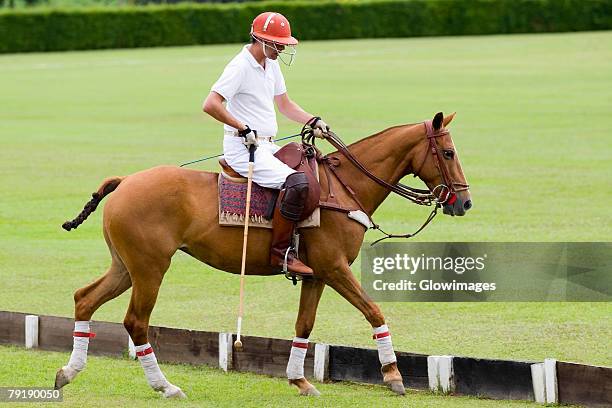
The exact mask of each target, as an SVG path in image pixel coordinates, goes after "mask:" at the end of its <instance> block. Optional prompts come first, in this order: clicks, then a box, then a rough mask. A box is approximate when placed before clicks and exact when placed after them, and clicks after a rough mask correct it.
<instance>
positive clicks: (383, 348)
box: [373, 324, 397, 365]
mask: <svg viewBox="0 0 612 408" xmlns="http://www.w3.org/2000/svg"><path fill="white" fill-rule="evenodd" d="M373 331H374V339H375V340H376V347H377V348H378V359H379V360H380V364H381V365H387V364H391V363H395V362H396V361H397V359H396V358H395V352H394V351H393V343H392V342H391V333H389V328H388V327H387V325H386V324H383V325H382V326H380V327H375V328H374V329H373Z"/></svg>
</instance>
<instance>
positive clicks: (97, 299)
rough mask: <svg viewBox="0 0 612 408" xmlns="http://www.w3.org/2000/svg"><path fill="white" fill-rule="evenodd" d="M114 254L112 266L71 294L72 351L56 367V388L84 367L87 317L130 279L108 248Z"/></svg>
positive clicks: (89, 317)
mask: <svg viewBox="0 0 612 408" xmlns="http://www.w3.org/2000/svg"><path fill="white" fill-rule="evenodd" d="M111 254H112V257H113V260H112V264H111V267H110V268H109V269H108V271H107V272H106V273H105V274H104V275H103V276H102V277H100V278H99V279H98V280H96V281H95V282H93V283H92V284H90V285H87V286H85V287H83V288H81V289H79V290H77V291H76V292H75V294H74V302H75V308H74V309H75V310H74V320H75V322H74V333H73V336H74V340H73V346H72V354H71V355H70V361H69V362H68V364H67V365H65V366H64V367H62V368H61V369H59V370H58V372H57V374H56V376H55V388H56V389H60V388H62V387H63V386H64V385H66V384H68V383H70V382H71V381H72V380H73V379H74V377H76V375H77V374H78V373H79V372H81V371H82V370H83V369H84V368H85V364H86V363H87V349H88V347H89V339H90V337H91V336H93V335H92V334H91V329H90V327H89V320H90V319H91V316H92V315H93V314H94V312H95V311H96V310H97V309H98V308H99V307H100V306H102V305H103V304H104V303H106V302H108V301H109V300H111V299H114V298H116V297H117V296H119V295H120V294H122V293H123V292H125V291H126V290H127V289H128V288H129V287H130V286H131V285H132V281H131V279H130V275H129V274H128V272H127V269H126V267H125V265H124V264H123V262H122V261H121V259H119V257H118V256H117V254H116V253H115V252H114V250H113V249H112V248H111Z"/></svg>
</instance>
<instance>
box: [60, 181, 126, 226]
mask: <svg viewBox="0 0 612 408" xmlns="http://www.w3.org/2000/svg"><path fill="white" fill-rule="evenodd" d="M124 178H125V177H110V178H107V179H106V180H104V182H103V183H102V185H101V186H100V188H98V191H96V192H95V193H93V194H92V195H91V197H92V199H91V200H89V202H87V204H85V207H83V211H81V213H80V214H79V215H78V216H77V217H76V218H75V219H74V220H72V221H66V222H65V223H63V224H62V228H63V229H65V230H66V231H70V230H71V229H75V228H76V227H78V226H79V225H81V224H82V223H83V222H84V221H85V220H86V219H87V217H89V214H91V213H92V212H94V211H95V210H96V208H97V207H98V204H100V201H102V199H103V198H104V197H106V196H107V195H109V194H110V193H112V192H113V191H115V189H116V188H117V186H119V183H121V181H123V179H124Z"/></svg>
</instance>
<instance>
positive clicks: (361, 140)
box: [347, 122, 422, 149]
mask: <svg viewBox="0 0 612 408" xmlns="http://www.w3.org/2000/svg"><path fill="white" fill-rule="evenodd" d="M421 123H422V122H418V123H407V124H405V125H395V126H391V127H389V128H386V129H384V130H381V131H380V132H377V133H374V134H373V135H370V136H367V137H364V138H363V139H359V140H357V141H356V142H353V143H351V144H349V145H348V146H347V147H348V148H349V149H350V148H355V147H357V146H358V145H360V144H361V143H365V142H366V141H368V140H370V139H373V138H375V137H378V136H380V135H382V134H383V133H386V132H388V131H390V130H393V129H397V128H401V127H411V126H416V125H419V124H421Z"/></svg>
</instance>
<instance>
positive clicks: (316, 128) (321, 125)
mask: <svg viewBox="0 0 612 408" xmlns="http://www.w3.org/2000/svg"><path fill="white" fill-rule="evenodd" d="M313 119H314V124H312V125H311V127H312V131H313V134H314V136H315V137H318V138H320V139H323V134H326V133H327V132H329V125H328V124H327V123H325V121H324V120H323V119H321V118H317V117H314V118H313ZM313 119H311V120H313Z"/></svg>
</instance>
